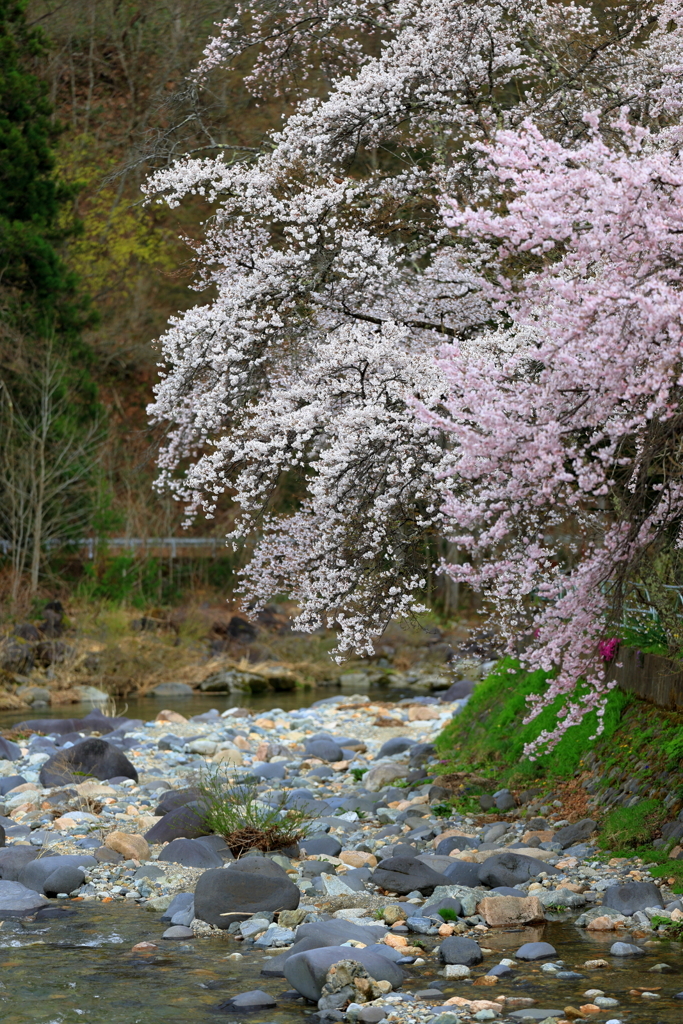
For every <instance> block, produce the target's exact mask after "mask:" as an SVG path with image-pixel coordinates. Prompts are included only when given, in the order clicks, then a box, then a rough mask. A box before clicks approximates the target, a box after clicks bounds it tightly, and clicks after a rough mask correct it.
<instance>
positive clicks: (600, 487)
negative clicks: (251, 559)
mask: <svg viewBox="0 0 683 1024" xmlns="http://www.w3.org/2000/svg"><path fill="white" fill-rule="evenodd" d="M586 123H587V126H588V129H589V138H588V140H587V141H585V142H583V143H582V144H580V145H575V146H572V147H566V146H563V145H562V144H560V143H558V142H556V141H555V140H553V139H549V138H547V137H545V136H544V135H543V134H542V133H541V132H540V131H539V130H538V128H537V127H536V126H535V125H534V124H532V123H531V122H528V123H526V124H525V125H524V126H523V127H522V128H521V129H520V130H519V131H514V132H511V131H502V132H500V133H498V134H497V136H496V138H495V141H494V142H493V143H492V144H491V145H490V146H488V147H486V148H485V150H484V156H483V159H484V163H485V164H486V166H487V167H488V168H489V169H490V170H491V172H492V174H493V175H494V176H495V177H496V178H497V179H498V180H499V182H500V184H501V196H503V195H504V198H501V202H500V204H499V206H498V207H496V206H493V205H489V206H488V207H483V206H480V207H476V208H463V207H461V206H460V205H459V204H458V203H455V202H453V203H452V204H451V211H450V212H449V213H448V214H447V221H448V223H449V224H450V225H451V227H452V228H453V229H454V230H455V231H456V232H457V233H459V234H461V235H463V236H465V237H468V238H470V239H471V240H472V242H473V244H474V246H475V247H476V244H477V243H482V244H484V245H485V247H486V250H487V252H488V254H489V255H488V259H487V283H486V284H485V287H486V290H487V294H488V296H489V298H490V300H491V302H492V304H493V305H494V307H496V308H498V309H500V310H504V311H505V313H506V315H507V316H508V317H510V318H511V319H512V320H513V321H514V327H513V328H512V329H511V330H510V333H511V334H512V335H514V336H516V337H518V336H519V334H520V332H524V331H525V332H526V343H525V344H522V345H509V346H508V351H507V352H505V354H504V356H503V358H502V359H501V358H500V357H492V356H491V354H490V353H489V351H488V350H487V347H486V345H485V344H482V345H481V346H480V347H479V348H478V349H471V350H470V351H468V352H463V350H462V349H461V348H459V347H457V346H451V347H449V348H447V349H444V351H443V353H442V357H441V359H440V365H441V368H442V370H443V372H444V374H445V376H446V378H447V380H448V383H449V397H448V399H447V402H446V405H447V409H448V415H447V416H444V417H441V418H439V417H438V414H437V415H436V416H435V414H434V413H433V412H432V411H426V410H425V411H423V416H424V418H425V420H426V421H427V422H430V423H432V424H436V423H437V422H438V425H439V426H440V427H441V428H442V429H443V430H444V431H446V433H447V434H448V435H449V436H450V437H451V438H452V439H453V442H454V444H453V456H454V458H453V464H452V466H451V467H450V468H449V470H448V471H447V472H448V475H449V476H450V478H451V481H452V484H453V486H452V488H451V491H450V493H449V494H448V496H447V498H446V501H445V504H444V508H443V511H444V514H445V516H446V525H447V528H448V529H449V531H452V533H453V539H454V542H455V543H456V544H458V545H459V546H460V548H461V550H462V551H463V552H465V553H466V556H467V561H466V564H464V565H461V566H456V565H451V566H448V570H447V571H448V572H449V573H450V574H451V575H452V576H453V577H454V578H457V579H467V580H468V581H469V582H470V583H472V585H474V586H475V587H477V588H480V589H482V590H484V591H485V592H486V593H487V594H488V596H489V598H490V599H491V601H492V602H493V603H494V604H495V605H496V607H497V609H498V612H499V614H500V616H501V619H502V620H503V621H504V623H505V624H506V626H507V631H508V636H509V637H510V638H513V637H519V636H520V634H524V633H526V634H527V637H528V644H527V646H526V647H525V649H524V651H523V655H522V657H523V661H524V662H525V663H526V664H527V665H528V666H529V667H530V668H542V669H544V670H546V671H551V670H553V669H555V670H556V675H555V677H554V679H553V680H552V683H551V685H550V687H549V689H548V691H547V693H546V694H544V696H543V697H537V698H533V700H532V702H531V709H530V717H534V716H535V714H537V713H538V711H539V710H540V709H541V707H544V706H547V704H548V703H549V702H551V701H553V700H554V699H555V698H556V697H557V696H558V695H560V694H562V695H565V697H566V698H567V699H566V702H565V704H564V707H563V711H562V712H561V715H560V720H559V724H558V726H557V728H556V729H555V730H553V731H552V732H544V733H543V734H542V735H541V736H539V738H538V740H537V741H536V743H535V744H534V745H533V749H538V748H539V747H541V746H543V745H549V746H550V747H552V746H553V745H554V744H555V743H556V742H557V740H558V739H559V738H560V736H561V735H563V733H564V732H565V731H566V729H567V728H568V727H569V726H570V725H572V724H574V723H576V722H578V721H579V720H580V719H581V718H582V717H583V715H584V714H585V713H586V711H587V710H589V709H596V710H597V714H598V719H599V720H600V719H601V717H602V714H603V711H604V705H605V699H606V692H607V690H608V689H609V688H610V686H611V685H614V684H613V683H609V682H606V681H605V674H606V663H607V662H608V661H609V660H610V658H607V657H606V656H605V649H606V648H605V645H604V643H601V641H604V639H605V638H606V637H608V636H610V632H609V629H610V625H611V623H613V621H614V619H615V618H616V620H617V622H618V621H619V614H620V612H621V600H622V597H623V588H624V586H625V585H626V584H627V583H628V581H629V580H630V579H633V577H634V575H636V576H637V572H638V566H639V564H640V563H642V561H643V560H644V559H647V558H649V557H651V555H652V551H653V550H655V549H656V547H657V545H658V544H659V543H661V542H662V541H664V540H668V541H672V542H673V543H676V542H678V543H680V542H681V539H682V535H681V530H682V529H683V463H682V462H681V454H682V452H681V440H680V439H681V428H682V427H683V404H682V397H683V290H682V284H683V163H682V162H681V158H680V155H679V152H678V150H677V149H672V148H671V147H670V145H669V143H670V140H671V137H672V133H671V132H670V131H668V130H667V131H666V132H664V133H663V137H660V136H659V135H658V134H657V133H654V132H651V131H648V130H646V129H643V128H634V127H633V126H632V125H631V124H630V123H629V121H628V111H627V110H625V111H622V115H621V118H620V119H619V120H618V121H617V123H613V124H609V125H604V124H601V123H600V121H599V119H598V118H597V116H595V115H587V116H586ZM605 138H609V139H610V144H608V143H607V142H606V141H605ZM663 143H664V145H663ZM492 252H493V253H495V255H494V256H492V255H491V253H492ZM520 267H524V268H525V272H524V273H521V274H520V273H519V269H520ZM497 351H498V352H500V351H501V346H497ZM464 483H466V484H467V486H463V484H464ZM611 635H612V636H613V635H614V634H613V633H612V634H611ZM610 643H611V645H612V646H611V647H610V654H611V656H613V654H614V651H613V642H612V641H610ZM580 677H584V678H585V679H586V686H585V687H584V689H583V691H581V692H580V693H579V694H578V695H577V694H576V693H575V688H576V683H577V680H578V679H579V678H580Z"/></svg>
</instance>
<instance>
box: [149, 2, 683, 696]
mask: <svg viewBox="0 0 683 1024" xmlns="http://www.w3.org/2000/svg"><path fill="white" fill-rule="evenodd" d="M661 10H662V12H663V13H662V15H661V17H660V20H659V21H657V20H656V19H655V18H653V15H652V12H651V10H650V8H645V7H644V6H642V5H640V4H638V3H626V4H624V5H622V6H619V7H615V8H610V10H609V12H607V13H606V14H605V15H604V16H603V17H602V18H601V19H600V20H597V19H596V18H595V17H594V15H593V14H592V12H591V11H590V10H589V9H588V8H586V7H581V6H580V5H574V4H566V3H562V4H557V3H552V2H547V0H531V2H524V3H523V2H521V0H512V2H511V3H506V4H500V3H497V2H493V0H483V2H482V0H477V2H474V0H395V2H392V0H389V2H386V3H382V4H375V3H370V2H369V0H343V2H340V3H334V4H333V3H330V2H328V3H321V2H316V3H314V2H313V0H297V2H295V3H291V4H287V5H267V6H265V5H264V7H262V8H261V7H259V6H258V5H257V6H255V7H251V6H250V7H249V8H247V7H246V6H245V7H244V8H243V9H241V8H238V9H237V15H236V17H235V18H233V19H231V20H229V21H226V22H225V23H223V24H222V25H221V26H219V30H218V34H217V36H216V37H215V38H214V39H213V40H212V41H210V43H209V44H208V46H207V50H206V54H205V59H204V61H203V63H202V65H201V66H200V68H199V69H198V71H197V83H198V85H199V86H201V83H202V82H203V81H206V80H207V78H208V77H210V76H212V75H215V74H220V73H221V70H222V69H225V68H234V67H238V66H241V64H240V62H244V61H245V60H247V61H248V62H250V68H251V70H250V73H249V74H250V82H251V87H252V89H253V92H254V95H255V96H257V97H258V96H262V95H263V94H264V92H265V90H269V89H270V90H273V89H278V90H279V91H280V93H281V94H282V95H283V96H286V97H287V98H288V99H289V100H290V101H291V108H290V113H289V114H288V116H287V118H286V120H285V123H284V124H283V127H282V129H281V130H280V131H279V132H276V133H273V134H272V136H270V137H269V138H268V139H267V140H266V142H265V144H264V147H263V150H262V152H261V153H259V154H256V155H253V156H250V155H249V154H245V153H238V152H235V153H234V154H232V155H231V156H230V155H229V154H227V153H226V152H222V153H221V154H220V155H219V156H218V157H216V158H206V159H201V160H199V159H187V160H181V161H179V162H178V163H176V164H174V165H173V166H171V167H168V168H164V169H161V170H159V171H157V172H156V173H155V174H154V175H152V176H151V178H150V180H149V183H148V186H147V192H148V195H149V197H150V199H156V200H159V201H165V202H168V203H170V204H171V205H175V204H178V203H180V202H182V201H183V199H184V197H185V196H188V195H192V194H199V195H201V196H203V197H204V198H205V199H206V200H208V201H209V202H210V203H211V204H212V207H213V211H214V212H213V215H212V217H211V218H210V220H209V221H208V222H207V228H206V234H205V237H204V239H203V240H202V242H201V243H200V244H199V245H197V247H196V261H197V269H198V282H197V286H198V287H199V288H202V287H205V288H207V289H209V288H211V289H213V292H214V295H215V297H214V298H212V299H210V300H209V301H208V302H205V303H204V304H201V305H197V306H195V307H194V308H193V309H191V310H189V311H188V312H187V313H185V314H183V315H181V316H178V317H177V318H175V319H174V320H173V321H172V323H171V324H170V326H169V329H168V331H167V332H166V334H165V335H164V337H163V338H162V340H161V345H162V360H163V361H162V379H161V382H160V384H159V386H158V388H157V394H156V401H155V403H154V404H153V405H152V407H151V415H152V418H153V419H155V420H157V421H159V422H165V423H166V424H167V425H168V429H167V442H166V444H165V447H164V449H163V451H162V453H161V457H160V466H161V477H160V485H161V486H168V487H170V488H171V489H172V490H173V491H174V493H175V494H176V495H177V496H178V497H179V498H180V499H181V500H183V501H184V502H185V503H186V505H187V508H188V514H189V515H190V516H192V515H194V514H196V513H197V512H200V511H203V512H204V513H205V514H207V515H211V514H212V513H213V511H214V510H215V506H216V501H217V500H218V498H219V496H220V495H221V494H223V493H225V492H227V493H229V494H230V495H232V496H233V498H234V500H235V502H236V503H237V505H238V507H239V509H240V510H241V515H240V516H239V518H238V520H237V523H236V528H235V533H234V534H233V538H232V539H233V540H235V541H238V540H240V539H243V538H254V539H255V543H256V547H255V553H254V557H253V559H252V562H251V564H250V565H249V566H248V567H247V569H246V576H245V590H246V592H247V594H248V595H249V596H250V597H251V598H252V599H253V600H255V601H256V602H257V603H259V602H260V603H262V602H263V601H264V600H266V599H267V597H268V596H269V595H270V594H272V593H274V592H277V591H280V590H283V589H284V590H287V591H288V592H289V593H290V594H291V595H292V597H293V598H294V599H295V600H297V601H298V602H299V605H300V607H301V609H302V614H301V618H300V625H301V626H303V627H305V628H309V629H312V628H315V627H316V626H317V625H318V624H320V622H325V623H328V624H332V623H333V624H336V625H337V626H339V627H340V649H341V650H344V649H347V648H349V647H355V648H356V649H358V650H363V649H368V647H369V644H370V641H371V639H372V637H373V636H376V635H377V634H378V633H380V632H381V631H382V629H383V628H384V626H385V624H386V622H387V621H388V620H389V619H390V618H391V617H392V616H394V615H405V614H411V613H412V612H414V611H416V610H417V609H418V608H419V607H420V590H421V588H422V586H423V580H424V577H425V571H426V569H427V567H428V566H427V563H428V554H427V548H426V544H425V538H427V537H428V536H429V535H430V533H431V534H435V533H443V532H444V529H445V526H444V524H443V516H444V515H447V516H448V518H449V524H451V525H450V526H449V529H450V531H451V532H455V531H454V530H453V526H452V523H453V521H454V520H456V519H457V518H458V516H460V515H461V514H462V516H463V517H464V518H463V520H462V523H461V524H459V531H460V532H469V533H471V534H472V536H473V537H474V538H475V540H470V541H468V542H467V543H466V544H465V543H464V542H463V546H464V548H465V549H466V550H470V546H471V544H472V543H475V541H476V544H478V545H479V547H478V548H477V550H478V551H482V552H483V551H484V548H485V539H484V538H483V536H482V538H481V540H479V539H476V538H478V534H479V532H480V520H479V519H477V515H475V511H477V512H478V510H479V509H480V507H481V506H480V502H479V501H475V500H474V498H467V497H466V495H467V494H468V493H469V492H470V491H471V492H472V493H475V492H476V491H477V480H476V479H475V476H474V474H473V472H472V470H471V467H469V464H468V463H467V459H466V450H467V449H466V446H464V445H463V441H462V440H461V438H460V436H459V434H460V432H461V426H460V420H459V418H458V416H457V415H456V410H455V403H457V401H458V398H457V397H456V396H457V395H458V393H459V392H458V389H459V387H460V383H459V382H458V380H457V373H458V372H459V371H457V370H456V367H457V366H459V365H460V363H459V362H458V360H459V359H465V354H466V353H468V352H472V351H476V352H482V351H487V345H490V344H492V339H494V338H495V339H496V341H495V345H496V346H497V348H496V351H497V352H498V355H497V358H498V360H499V362H500V359H501V353H504V352H505V351H507V350H508V349H509V350H510V351H511V352H512V353H513V354H512V355H511V356H510V358H511V359H513V360H514V359H518V360H519V367H518V370H517V376H515V377H514V383H515V385H516V384H517V378H519V386H520V388H521V389H522V391H523V390H524V388H526V387H527V386H530V384H528V382H527V380H526V377H525V376H524V374H523V373H522V372H521V371H522V367H526V366H527V362H528V360H527V362H525V361H524V359H523V358H522V357H521V356H517V355H515V354H514V353H516V352H517V350H518V347H519V346H522V348H523V349H524V350H526V349H528V348H529V346H530V345H532V344H536V342H533V343H532V342H531V341H530V340H529V336H528V335H529V331H530V330H535V329H536V325H534V324H531V315H530V314H529V317H526V316H522V313H521V309H522V307H521V306H520V313H519V319H518V322H517V323H516V326H515V328H514V329H507V328H506V324H508V323H509V319H510V316H511V315H512V314H511V312H509V311H507V310H504V309H503V305H504V303H502V302H501V295H502V293H503V290H504V289H503V288H502V285H500V284H498V285H496V286H495V287H494V284H492V283H491V280H490V273H489V272H487V270H486V263H487V261H489V260H490V261H491V263H492V265H493V264H494V263H495V261H496V260H498V261H499V262H500V260H502V263H500V267H501V273H502V270H503V269H504V263H505V261H504V260H503V257H502V253H503V251H504V247H503V245H502V243H501V242H500V240H499V239H498V236H496V234H495V232H494V230H493V228H492V226H491V225H492V223H493V222H491V224H490V223H489V222H488V221H486V222H485V221H483V220H482V221H481V222H479V221H477V220H476V218H477V216H480V217H484V215H485V212H486V211H487V210H488V211H491V215H493V212H494V211H495V210H496V209H497V208H498V205H499V204H500V202H501V201H503V195H504V192H505V190H506V189H507V188H508V186H507V185H506V184H505V180H502V181H501V180H500V177H499V175H497V174H495V173H492V172H491V166H490V162H489V161H488V160H482V159H481V153H480V150H479V149H478V147H479V146H480V145H482V144H484V145H498V144H500V145H511V143H509V142H505V143H502V142H501V143H498V142H497V141H495V140H500V139H508V140H509V139H512V138H513V137H515V138H516V137H517V136H513V135H509V134H508V135H505V133H506V132H507V133H510V132H512V133H515V132H517V133H519V132H520V131H522V132H523V134H522V135H520V136H519V137H520V138H522V137H523V138H526V137H527V134H528V133H531V132H532V128H531V127H528V128H524V129H521V127H520V126H522V125H523V124H525V123H527V121H528V122H529V125H532V124H533V125H535V126H536V128H535V129H533V130H535V131H537V132H541V133H542V136H539V138H543V139H546V140H547V142H548V145H549V146H551V145H555V146H558V147H559V150H558V151H562V152H573V151H574V150H580V149H581V147H582V146H587V145H598V143H600V142H601V136H600V135H599V134H597V135H596V134H595V128H593V127H591V125H589V124H587V123H586V121H585V119H584V117H583V113H584V111H585V109H587V108H590V109H593V110H596V112H597V114H596V116H597V117H598V118H599V119H600V120H599V123H600V124H601V125H608V127H607V128H606V131H607V132H608V134H610V133H611V134H614V133H615V132H616V133H617V134H618V133H619V131H620V129H615V128H613V127H611V124H610V121H611V119H613V118H612V117H611V112H613V111H615V110H618V109H621V108H622V107H624V106H625V105H627V104H628V105H629V109H630V114H629V117H630V123H632V124H633V125H638V126H644V127H645V128H649V127H650V126H651V125H652V124H653V123H654V121H655V120H656V119H657V118H661V117H664V118H665V119H666V117H669V118H673V114H672V113H670V112H671V111H673V104H674V99H675V95H676V93H677V89H676V83H677V72H676V62H677V54H678V52H679V50H678V49H677V47H678V34H677V31H678V30H677V23H676V19H675V10H674V9H673V7H671V6H670V7H664V5H662V8H661ZM672 21H673V28H672ZM664 36H666V39H664V38H663V37H664ZM665 55H666V60H667V61H669V62H670V64H671V67H669V66H668V65H665V64H664V63H663V61H664V59H665ZM666 103H668V107H666ZM657 104H659V106H657ZM591 132H592V133H593V134H591ZM622 134H623V131H622ZM529 137H530V136H529ZM650 137H652V138H654V136H648V138H650ZM587 140H589V141H587ZM604 144H605V145H607V143H604ZM539 145H540V142H539ZM494 151H495V150H491V153H493V152H494ZM491 159H493V157H491ZM495 166H497V165H495V161H494V167H495ZM444 196H449V197H450V201H451V202H452V203H453V204H454V207H455V209H468V210H469V213H468V218H469V219H468V220H467V221H461V220H458V216H457V215H456V213H455V212H454V213H453V215H452V216H451V218H450V221H449V224H450V226H449V224H447V223H446V222H445V221H444V217H443V209H444V203H445V201H444V199H443V197H444ZM449 208H450V207H449ZM475 211H479V212H478V213H475ZM551 212H552V211H551ZM498 215H499V216H500V217H504V214H503V213H499V214H498ZM456 224H457V227H456ZM478 224H480V226H479V227H477V225H478ZM484 227H486V231H485V230H484ZM549 242H550V239H543V240H542V241H541V242H540V243H539V246H540V252H541V254H542V252H543V246H544V244H546V243H549ZM572 242H573V237H567V238H565V239H564V240H563V241H562V242H561V243H556V246H557V251H558V252H559V249H560V248H561V247H562V246H563V245H569V244H571V243H572ZM539 259H540V260H541V261H542V259H543V257H542V255H541V256H539V255H538V254H536V253H532V252H531V251H530V250H529V251H528V252H527V250H524V259H522V260H520V259H519V258H518V253H517V251H516V250H514V247H513V246H512V245H511V244H510V254H509V262H511V264H512V265H513V271H514V272H513V273H512V274H511V280H512V281H514V280H515V274H517V275H518V276H520V275H521V278H522V280H525V279H526V277H527V276H529V273H531V274H532V277H531V278H530V282H531V280H535V279H536V278H538V272H537V270H536V263H537V262H538V260H539ZM534 273H535V274H536V278H534V277H533V274H534ZM538 279H539V280H540V278H538ZM562 280H564V279H562ZM531 287H532V285H531V283H529V288H531ZM539 287H540V285H539ZM508 293H509V295H510V302H511V310H512V308H513V307H512V304H513V303H514V302H515V301H518V293H519V294H522V292H521V291H519V289H518V290H517V291H516V290H515V288H514V287H512V285H511V286H510V287H509V288H508V290H507V292H506V293H505V294H506V295H507V294H508ZM529 295H531V292H529ZM541 299H542V301H544V302H546V303H548V302H549V301H550V297H549V296H547V295H544V296H543V297H541V296H540V295H539V300H538V301H539V302H540V301H541ZM444 340H449V341H450V343H451V345H452V346H453V347H452V349H451V350H449V353H448V355H447V356H446V357H444V358H443V359H442V360H441V361H440V362H435V361H434V355H435V353H436V352H437V351H438V350H439V348H440V346H441V345H442V344H443V342H444ZM458 353H460V355H458ZM480 358H481V357H480V356H478V357H477V358H470V359H469V361H467V362H466V364H465V363H463V365H467V367H468V369H467V373H469V374H475V375H476V373H477V372H478V370H477V367H479V366H482V367H483V366H484V364H481V363H480V362H478V359H480ZM529 358H530V357H529ZM506 365H507V363H506V362H505V361H504V360H503V361H502V362H500V366H498V364H497V363H496V364H495V366H496V367H497V369H496V370H495V373H493V369H492V368H491V367H492V366H493V364H491V365H489V364H486V368H482V369H481V386H482V389H483V390H482V396H483V397H485V387H484V385H485V384H486V380H485V378H486V374H493V376H489V379H488V382H489V386H490V388H491V389H493V390H495V391H496V392H497V389H498V388H502V389H503V390H505V388H506V387H510V388H511V387H512V381H511V382H508V384H506V383H505V373H504V368H505V366H506ZM529 365H535V364H534V361H533V359H532V360H531V362H530V363H529ZM463 372H464V370H463ZM513 376H514V375H513ZM493 390H492V392H491V393H492V394H493ZM468 394H469V392H468ZM445 400H447V402H448V406H447V409H446V407H445V406H444V404H443V403H444V401H445ZM510 401H511V402H513V401H514V400H513V399H512V397H511V398H510ZM491 402H493V398H492V397H491ZM416 403H417V404H419V405H420V407H421V408H422V409H423V414H422V416H418V415H417V414H416V407H417V406H416ZM468 412H469V413H471V415H472V416H474V417H478V416H480V415H482V414H483V413H482V411H481V410H480V411H476V410H475V409H474V408H468ZM471 429H472V431H473V435H472V436H474V434H476V431H474V428H471ZM468 436H469V435H468ZM461 445H462V446H463V447H462V452H461V451H460V446H461ZM288 473H296V474H297V475H298V477H299V479H300V482H301V486H302V487H303V488H304V494H303V498H302V502H301V507H300V508H299V510H298V511H297V512H296V513H295V514H293V515H288V516H283V515H277V514H276V512H275V511H274V508H273V502H272V499H273V495H274V493H275V489H276V485H277V481H278V480H279V479H281V478H282V476H283V474H288ZM456 481H457V483H456ZM446 490H447V492H448V494H447V499H446V504H445V506H444V492H445V491H446ZM461 492H462V493H461ZM468 502H471V504H468ZM461 506H462V508H461ZM558 507H559V506H558ZM468 509H469V512H468V513H467V514H469V516H470V519H469V525H468V520H467V515H466V512H467V510H468ZM585 514H587V512H585ZM574 515H575V516H576V517H577V519H579V518H580V517H581V516H582V515H584V509H583V508H582V507H581V506H580V505H577V507H576V509H575V510H574ZM492 529H493V527H492ZM503 537H504V532H503V533H501V538H503ZM614 543H617V541H616V540H615V541H614ZM511 558H512V561H513V562H514V557H513V556H511ZM499 562H500V560H499V559H494V560H493V561H492V563H491V565H492V566H495V569H492V572H494V573H498V572H499ZM463 571H465V570H463ZM466 571H467V572H468V573H469V575H470V579H471V580H472V581H473V582H476V580H477V575H476V573H477V570H474V569H467V570H466ZM481 572H484V575H485V570H481ZM513 577H514V573H513V572H512V569H511V570H510V584H509V587H508V589H509V592H510V594H511V595H512V594H515V595H516V593H517V591H516V590H515V587H514V585H513ZM514 578H515V579H516V577H514ZM482 579H483V577H482ZM587 586H588V584H587ZM504 591H505V586H504V585H503V583H502V582H501V595H503V593H504ZM543 663H544V664H546V663H547V659H546V660H544V662H543ZM558 685H560V684H558Z"/></svg>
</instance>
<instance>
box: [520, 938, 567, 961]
mask: <svg viewBox="0 0 683 1024" xmlns="http://www.w3.org/2000/svg"><path fill="white" fill-rule="evenodd" d="M515 956H516V957H517V959H518V960H547V959H548V958H549V957H551V956H557V950H556V949H555V947H554V946H551V945H550V943H549V942H525V943H524V945H523V946H520V947H519V949H518V950H517V952H516V953H515Z"/></svg>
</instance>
